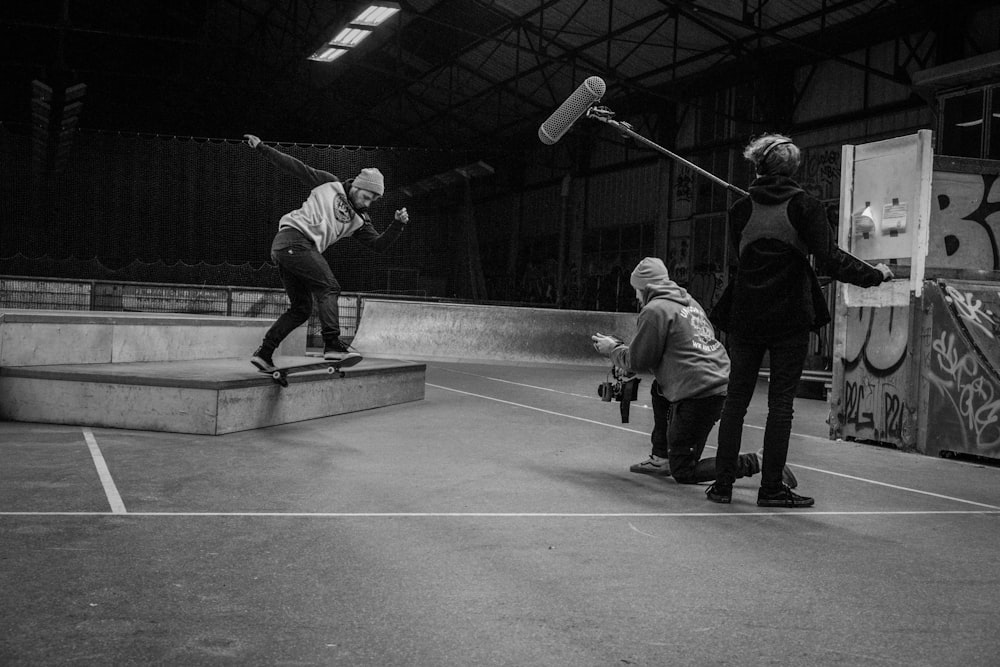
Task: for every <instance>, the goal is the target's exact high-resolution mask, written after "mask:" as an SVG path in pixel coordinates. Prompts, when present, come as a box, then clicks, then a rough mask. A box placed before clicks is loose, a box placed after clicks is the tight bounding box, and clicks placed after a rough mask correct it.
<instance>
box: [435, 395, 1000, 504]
mask: <svg viewBox="0 0 1000 667" xmlns="http://www.w3.org/2000/svg"><path fill="white" fill-rule="evenodd" d="M427 386H428V387H434V388H435V389H442V390H444V391H452V392H455V393H457V394H464V395H466V396H473V397H475V398H482V399H485V400H487V401H495V402H497V403H504V404H506V405H513V406H515V407H518V408H524V409H525V410H535V411H536V412H544V413H546V414H549V415H555V416H557V417H564V418H566V419H575V420H577V421H582V422H587V423H588V424H596V425H598V426H606V427H608V428H614V429H618V430H620V431H628V432H629V433H640V434H642V435H645V432H643V431H636V430H635V429H631V428H625V427H624V426H617V425H615V424H606V423H604V422H599V421H596V420H593V419H585V418H583V417H576V416H574V415H567V414H564V413H561V412H553V411H552V410H544V409H542V408H536V407H534V406H531V405H524V404H523V403H514V402H513V401H505V400H503V399H500V398H494V397H492V396H485V395H483V394H474V393H472V392H468V391H461V390H459V389H452V388H450V387H442V386H441V385H436V384H430V383H428V384H427ZM709 447H711V446H710V445H709ZM788 465H789V466H790V467H793V468H801V469H803V470H811V471H813V472H820V473H824V474H827V475H834V476H836V477H845V478H847V479H853V480H855V481H857V482H866V483H868V484H874V485H877V486H885V487H888V488H891V489H896V490H897V491H909V492H910V493H917V494H920V495H924V496H930V497H932V498H940V499H942V500H951V501H954V502H958V503H965V504H966V505H975V506H976V507H986V508H989V509H994V510H1000V506H997V505H987V504H985V503H979V502H976V501H974V500H965V499H963V498H955V497H952V496H944V495H941V494H939V493H932V492H930V491H921V490H920V489H912V488H909V487H906V486H897V485H895V484H886V483H885V482H879V481H876V480H873V479H867V478H864V477H855V476H853V475H845V474H843V473H839V472H833V471H832V470H824V469H822V468H812V467H810V466H804V465H801V464H798V463H789V464H788Z"/></svg>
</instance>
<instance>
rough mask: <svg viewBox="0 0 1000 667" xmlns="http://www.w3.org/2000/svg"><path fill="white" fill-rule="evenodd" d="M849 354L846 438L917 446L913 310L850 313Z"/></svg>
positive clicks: (842, 415) (842, 411)
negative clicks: (911, 380)
mask: <svg viewBox="0 0 1000 667" xmlns="http://www.w3.org/2000/svg"><path fill="white" fill-rule="evenodd" d="M847 320H848V321H847V337H846V341H847V347H846V349H845V351H844V359H843V363H844V393H843V399H842V401H841V405H840V408H839V415H838V421H839V424H840V428H841V436H842V437H843V436H848V437H853V438H855V439H857V440H870V441H874V442H883V443H888V444H893V445H896V446H901V447H913V446H914V445H915V444H916V436H917V433H916V408H915V406H914V405H912V404H911V403H910V399H909V398H908V393H907V387H908V386H909V374H910V364H907V363H906V362H907V360H908V358H909V355H910V354H911V352H910V350H909V347H908V344H907V343H908V329H909V321H910V308H909V306H897V307H891V308H870V307H864V308H849V309H848V311H847Z"/></svg>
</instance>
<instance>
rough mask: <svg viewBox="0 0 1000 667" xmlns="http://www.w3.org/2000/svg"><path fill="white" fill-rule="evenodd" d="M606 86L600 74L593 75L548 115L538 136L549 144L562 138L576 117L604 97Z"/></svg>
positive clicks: (544, 142) (539, 129)
mask: <svg viewBox="0 0 1000 667" xmlns="http://www.w3.org/2000/svg"><path fill="white" fill-rule="evenodd" d="M606 88H607V86H606V85H605V84H604V79H602V78H601V77H599V76H592V77H590V78H588V79H587V80H586V81H584V82H583V83H581V84H580V87H579V88H577V89H576V90H574V91H573V94H572V95H570V96H569V97H567V98H566V101H565V102H563V103H562V104H561V105H559V108H558V109H556V110H555V111H554V112H553V113H552V115H551V116H549V117H548V120H546V121H545V122H544V123H542V124H541V126H540V127H539V128H538V138H539V139H541V141H542V143H543V144H546V145H548V146H551V145H552V144H554V143H556V142H557V141H559V140H560V139H562V135H564V134H566V130H568V129H569V128H570V126H572V125H573V123H575V122H576V119H577V118H579V117H580V116H582V115H583V114H584V113H586V111H587V109H589V108H590V106H591V105H592V104H594V103H595V102H597V101H598V100H600V99H601V98H602V97H604V91H605V90H606Z"/></svg>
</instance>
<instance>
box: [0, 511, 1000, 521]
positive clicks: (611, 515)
mask: <svg viewBox="0 0 1000 667" xmlns="http://www.w3.org/2000/svg"><path fill="white" fill-rule="evenodd" d="M998 514H1000V510H899V511H893V510H872V511H860V512H854V511H843V512H839V511H821V510H813V509H808V508H806V509H793V510H788V509H785V510H782V509H773V510H763V511H753V512H128V516H129V517H221V518H225V517H234V518H239V517H249V518H262V519H268V518H305V519H308V518H316V519H394V518H403V519H406V518H431V519H549V518H553V519H615V518H619V519H622V518H624V519H663V518H668V519H671V518H676V519H680V518H685V517H702V518H704V517H741V516H802V517H806V516H935V515H983V516H988V515H998ZM0 516H119V514H116V513H115V512H0Z"/></svg>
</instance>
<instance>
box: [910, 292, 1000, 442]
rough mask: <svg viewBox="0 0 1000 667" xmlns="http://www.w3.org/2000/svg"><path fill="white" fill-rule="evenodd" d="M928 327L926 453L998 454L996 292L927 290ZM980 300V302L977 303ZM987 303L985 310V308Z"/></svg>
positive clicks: (999, 298)
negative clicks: (928, 428) (930, 330)
mask: <svg viewBox="0 0 1000 667" xmlns="http://www.w3.org/2000/svg"><path fill="white" fill-rule="evenodd" d="M927 296H928V299H929V301H930V303H931V304H932V311H931V312H932V318H933V322H934V327H933V334H932V340H931V352H930V358H929V359H928V367H927V369H926V371H925V375H926V377H927V380H928V383H929V385H930V389H931V393H930V396H929V398H928V410H929V419H930V423H931V424H933V429H932V432H931V433H929V434H928V437H929V440H930V441H929V442H928V449H935V450H938V451H940V450H948V451H956V452H964V453H970V454H976V455H980V456H996V455H998V454H1000V377H998V375H997V368H996V365H997V362H998V361H1000V314H998V313H997V312H996V311H995V310H993V308H995V307H996V304H1000V290H998V289H997V288H996V286H995V285H994V286H992V288H987V289H968V288H963V289H958V288H956V287H955V286H953V285H944V286H943V289H933V290H928V294H927ZM984 296H985V297H986V298H983V297H984ZM990 302H992V303H993V306H992V307H991V306H990V305H989V304H990Z"/></svg>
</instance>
